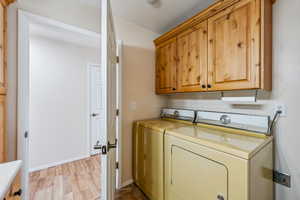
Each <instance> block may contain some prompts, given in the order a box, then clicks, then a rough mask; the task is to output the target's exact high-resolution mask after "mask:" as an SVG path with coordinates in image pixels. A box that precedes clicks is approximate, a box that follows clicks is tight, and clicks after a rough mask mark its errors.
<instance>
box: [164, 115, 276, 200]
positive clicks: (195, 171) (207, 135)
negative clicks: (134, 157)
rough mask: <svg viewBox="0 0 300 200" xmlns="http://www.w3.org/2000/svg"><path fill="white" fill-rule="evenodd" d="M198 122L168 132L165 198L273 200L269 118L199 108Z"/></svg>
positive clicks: (271, 146) (176, 199) (166, 138)
mask: <svg viewBox="0 0 300 200" xmlns="http://www.w3.org/2000/svg"><path fill="white" fill-rule="evenodd" d="M221 118H222V119H221ZM224 118H226V119H227V121H226V120H225V121H224V120H223V119H224ZM218 119H220V120H218ZM222 120H223V121H222ZM196 121H197V122H198V124H197V125H190V126H184V127H178V128H174V129H168V130H166V133H165V145H164V148H165V200H273V180H272V174H273V150H272V148H273V142H272V141H273V137H272V136H268V135H267V133H268V129H269V117H265V116H250V115H241V114H233V113H214V112H205V111H200V112H197V120H196ZM208 123H209V124H213V125H209V124H208Z"/></svg>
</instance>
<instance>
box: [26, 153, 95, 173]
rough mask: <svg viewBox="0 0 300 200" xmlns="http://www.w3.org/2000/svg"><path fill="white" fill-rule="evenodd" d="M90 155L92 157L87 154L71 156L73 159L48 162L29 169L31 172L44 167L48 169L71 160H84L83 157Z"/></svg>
mask: <svg viewBox="0 0 300 200" xmlns="http://www.w3.org/2000/svg"><path fill="white" fill-rule="evenodd" d="M88 157H90V155H85V156H81V157H77V158H71V159H67V160H62V161H58V162H53V163H49V164H46V165H41V166H38V167H34V168H31V169H29V172H35V171H40V170H43V169H47V168H50V167H55V166H58V165H62V164H65V163H69V162H73V161H76V160H82V159H85V158H88Z"/></svg>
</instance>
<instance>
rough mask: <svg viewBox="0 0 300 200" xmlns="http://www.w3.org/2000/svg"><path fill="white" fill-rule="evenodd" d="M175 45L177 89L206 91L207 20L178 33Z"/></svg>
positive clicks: (180, 90) (182, 90)
mask: <svg viewBox="0 0 300 200" xmlns="http://www.w3.org/2000/svg"><path fill="white" fill-rule="evenodd" d="M177 45H178V46H177V52H178V58H179V61H178V66H177V67H178V75H177V77H178V91H179V92H196V91H206V88H202V87H201V86H202V85H203V86H205V85H206V84H207V21H205V22H202V23H201V24H199V25H198V26H195V27H193V28H191V29H190V30H188V31H186V32H184V33H182V34H181V35H179V36H178V38H177Z"/></svg>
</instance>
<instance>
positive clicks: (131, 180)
mask: <svg viewBox="0 0 300 200" xmlns="http://www.w3.org/2000/svg"><path fill="white" fill-rule="evenodd" d="M132 183H133V179H130V180H127V181H125V182H123V183H122V184H121V185H122V188H123V187H126V186H128V185H130V184H132Z"/></svg>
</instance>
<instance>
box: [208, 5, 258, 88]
mask: <svg viewBox="0 0 300 200" xmlns="http://www.w3.org/2000/svg"><path fill="white" fill-rule="evenodd" d="M260 27H261V23H260V1H258V0H244V1H241V2H240V3H237V4H235V5H234V6H232V7H229V8H228V9H226V10H225V11H223V12H221V13H219V14H217V15H215V16H213V17H211V18H210V19H208V35H209V36H208V38H209V42H208V84H209V85H211V88H210V89H209V90H236V89H256V88H259V87H260V85H259V81H260V77H259V76H260Z"/></svg>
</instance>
